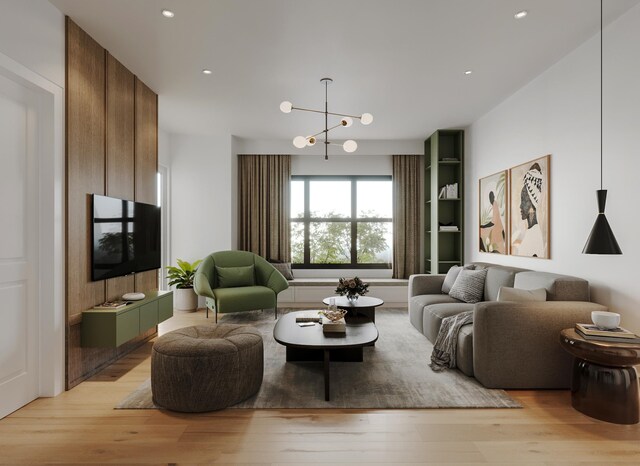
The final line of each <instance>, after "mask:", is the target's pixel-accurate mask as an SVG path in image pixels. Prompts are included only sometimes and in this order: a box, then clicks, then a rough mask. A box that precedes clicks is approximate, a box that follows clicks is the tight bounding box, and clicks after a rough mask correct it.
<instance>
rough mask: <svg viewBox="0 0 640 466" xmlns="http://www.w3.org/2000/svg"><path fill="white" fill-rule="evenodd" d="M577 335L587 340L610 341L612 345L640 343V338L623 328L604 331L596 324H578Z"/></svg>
mask: <svg viewBox="0 0 640 466" xmlns="http://www.w3.org/2000/svg"><path fill="white" fill-rule="evenodd" d="M576 333H578V335H580V336H581V337H582V338H584V339H585V340H595V341H609V342H612V343H640V337H639V336H638V335H636V334H635V333H631V332H630V331H629V330H627V329H624V328H622V327H618V328H614V329H612V330H602V329H600V328H598V327H597V326H596V325H594V324H576Z"/></svg>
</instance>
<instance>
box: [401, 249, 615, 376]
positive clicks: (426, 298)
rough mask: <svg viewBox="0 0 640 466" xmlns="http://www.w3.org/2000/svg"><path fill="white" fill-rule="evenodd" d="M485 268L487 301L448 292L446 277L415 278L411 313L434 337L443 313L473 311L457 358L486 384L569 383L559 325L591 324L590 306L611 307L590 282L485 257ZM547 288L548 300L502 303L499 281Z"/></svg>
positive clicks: (416, 323)
mask: <svg viewBox="0 0 640 466" xmlns="http://www.w3.org/2000/svg"><path fill="white" fill-rule="evenodd" d="M473 264H474V265H475V266H476V268H487V276H486V280H485V288H484V299H483V301H482V302H479V303H477V304H468V303H463V302H461V301H458V300H456V299H454V298H452V297H450V296H449V295H448V294H443V293H442V283H443V282H444V278H445V275H412V276H411V277H410V278H409V319H410V321H411V323H412V324H413V326H414V327H415V328H416V329H418V330H419V331H420V332H421V333H423V334H424V335H425V336H426V337H427V338H428V339H429V341H431V342H432V343H433V342H435V341H436V337H437V336H438V331H439V329H440V325H441V324H442V319H444V318H445V317H449V316H452V315H455V314H458V313H460V312H463V311H467V310H472V309H473V310H474V322H473V324H468V325H465V326H464V327H462V329H461V331H460V334H459V336H458V344H457V354H456V364H457V367H458V368H459V369H460V370H461V371H462V372H463V373H464V374H466V375H468V376H470V377H475V378H476V379H477V380H478V381H479V382H480V383H481V384H482V385H484V386H485V387H488V388H505V389H540V388H549V389H553V388H569V387H570V385H571V361H572V360H571V357H570V356H569V354H567V353H566V352H565V351H564V350H563V349H562V348H561V347H560V343H559V336H558V335H559V333H560V330H562V329H564V328H569V327H573V326H574V324H575V323H577V322H590V321H591V311H598V310H606V308H605V307H604V306H601V305H599V304H595V303H591V302H589V283H588V282H587V281H586V280H583V279H580V278H576V277H570V276H567V275H558V274H553V273H547V272H534V271H531V270H525V269H518V268H513V267H505V266H501V265H496V264H488V263H482V262H475V263H473ZM503 286H505V287H513V288H519V289H525V290H534V289H539V288H544V289H546V291H547V301H546V302H498V301H497V297H498V291H499V290H500V287H503Z"/></svg>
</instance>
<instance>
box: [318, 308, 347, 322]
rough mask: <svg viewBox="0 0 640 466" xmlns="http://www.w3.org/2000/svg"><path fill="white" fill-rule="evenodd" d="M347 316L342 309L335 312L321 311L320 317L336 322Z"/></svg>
mask: <svg viewBox="0 0 640 466" xmlns="http://www.w3.org/2000/svg"><path fill="white" fill-rule="evenodd" d="M346 314H347V311H345V310H344V309H336V310H335V311H331V310H327V311H322V315H323V316H325V317H326V318H327V319H329V320H330V321H331V322H337V321H339V320H340V319H342V318H343V317H344V316H345V315H346Z"/></svg>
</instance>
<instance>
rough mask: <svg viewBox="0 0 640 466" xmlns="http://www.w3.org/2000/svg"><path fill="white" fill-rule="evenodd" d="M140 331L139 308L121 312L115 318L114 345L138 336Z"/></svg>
mask: <svg viewBox="0 0 640 466" xmlns="http://www.w3.org/2000/svg"><path fill="white" fill-rule="evenodd" d="M139 333H141V332H140V312H139V309H138V308H136V309H131V310H130V311H128V312H123V313H122V314H119V315H118V318H117V319H116V346H120V345H121V344H123V343H126V342H127V341H129V340H131V339H132V338H135V337H137V336H138V334H139Z"/></svg>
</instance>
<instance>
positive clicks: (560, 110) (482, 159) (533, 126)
mask: <svg viewBox="0 0 640 466" xmlns="http://www.w3.org/2000/svg"><path fill="white" fill-rule="evenodd" d="M599 44H600V38H599V35H598V36H597V37H594V38H592V39H591V40H589V41H588V42H586V43H584V44H583V45H582V46H580V47H579V48H578V49H576V50H575V51H574V52H572V53H571V54H570V55H568V56H567V57H565V58H564V59H562V60H561V61H560V62H558V63H556V64H555V65H554V66H553V67H551V68H550V69H549V70H547V71H546V72H545V73H543V74H542V75H540V76H539V77H537V78H536V79H535V80H533V81H532V82H531V83H529V84H528V85H527V86H525V87H524V88H522V89H521V90H519V91H518V92H517V93H516V94H514V95H513V96H512V97H510V98H509V99H507V100H506V101H504V102H502V103H501V104H500V105H498V106H497V107H496V108H495V109H493V110H492V111H491V112H489V113H488V114H487V115H485V116H483V117H482V118H480V119H479V120H477V121H476V122H474V123H473V124H472V125H471V127H470V128H469V131H468V134H467V138H468V145H467V147H468V152H467V154H468V156H467V164H466V167H467V172H466V192H467V193H469V201H468V204H467V205H468V206H471V207H469V208H468V209H467V212H466V218H465V221H466V224H467V225H468V230H469V231H470V232H471V233H470V234H469V235H467V236H466V238H465V248H466V253H467V256H466V257H468V258H469V260H471V261H474V260H481V261H487V262H496V263H501V264H508V265H512V266H516V267H523V268H531V269H535V270H544V271H552V272H559V273H566V274H570V275H576V276H579V277H583V278H585V279H588V280H589V281H590V282H591V284H592V286H593V288H592V290H593V293H592V300H594V301H596V302H599V303H602V304H605V305H607V306H609V307H610V309H611V310H613V311H616V312H620V313H621V314H622V315H623V325H625V326H627V327H629V328H630V329H633V330H634V331H636V332H638V331H640V286H638V278H637V276H638V267H639V265H638V264H639V263H640V261H639V260H640V246H639V245H640V242H639V241H638V234H637V232H638V231H639V230H640V216H639V215H638V214H637V212H636V210H637V209H636V207H635V206H636V203H637V202H638V200H639V199H640V176H639V174H640V157H639V155H638V149H637V148H638V128H640V87H639V86H638V83H639V82H640V47H639V46H638V44H640V7H635V8H633V9H632V10H630V11H629V12H628V13H627V14H625V15H624V16H622V17H621V18H619V19H618V20H617V21H615V22H614V23H612V24H611V25H610V26H609V27H607V28H606V29H605V31H604V54H605V59H604V187H605V188H608V189H609V198H608V205H607V210H606V213H607V218H608V219H609V222H610V224H611V226H612V228H613V231H614V233H615V234H616V237H617V239H618V242H619V243H620V246H621V248H622V250H623V253H624V254H623V255H622V256H592V255H583V254H581V251H582V248H583V246H584V243H585V241H586V239H587V236H588V234H589V232H590V230H591V227H592V225H593V222H594V221H595V218H596V214H597V207H596V189H599V183H600V179H599V176H600V175H599V168H600V159H599V150H600V133H599V131H600V128H599V124H600V103H599V98H600V96H599V82H600V81H599V50H600V49H599ZM545 154H552V156H551V173H550V175H551V193H550V199H551V259H550V260H542V259H532V258H522V257H512V256H502V257H499V256H495V255H492V254H485V253H480V252H478V237H477V234H475V232H476V229H477V227H476V225H478V212H477V205H478V198H477V195H478V188H477V183H478V179H479V178H481V177H484V176H487V175H489V174H492V173H495V172H497V171H499V170H503V169H507V168H509V167H512V166H514V165H518V164H520V163H523V162H526V161H528V160H530V159H533V158H536V157H538V156H542V155H545Z"/></svg>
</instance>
